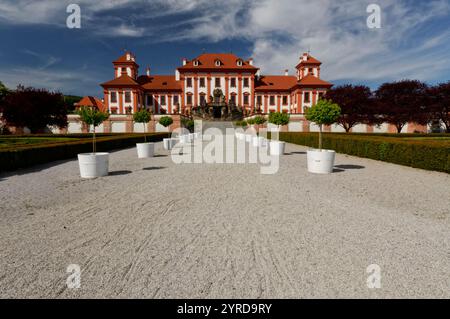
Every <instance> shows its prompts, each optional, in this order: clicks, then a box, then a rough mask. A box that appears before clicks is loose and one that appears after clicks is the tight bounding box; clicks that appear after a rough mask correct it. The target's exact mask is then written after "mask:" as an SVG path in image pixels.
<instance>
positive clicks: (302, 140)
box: [280, 132, 450, 173]
mask: <svg viewBox="0 0 450 319" xmlns="http://www.w3.org/2000/svg"><path fill="white" fill-rule="evenodd" d="M280 140H282V141H285V142H288V143H293V144H298V145H305V146H310V147H314V148H316V147H317V146H318V143H319V135H318V134H317V133H290V132H289V133H288V132H281V133H280ZM322 143H323V147H324V148H327V149H332V150H335V151H336V152H338V153H343V154H348V155H354V156H359V157H365V158H370V159H374V160H379V161H385V162H389V163H394V164H400V165H405V166H411V167H415V168H422V169H426V170H433V171H440V172H446V173H450V134H402V135H398V134H348V133H324V134H323V141H322Z"/></svg>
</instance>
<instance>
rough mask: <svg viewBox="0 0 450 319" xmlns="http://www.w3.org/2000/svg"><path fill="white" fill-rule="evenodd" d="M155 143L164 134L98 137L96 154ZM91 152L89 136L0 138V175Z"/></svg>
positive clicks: (101, 135) (104, 135)
mask: <svg viewBox="0 0 450 319" xmlns="http://www.w3.org/2000/svg"><path fill="white" fill-rule="evenodd" d="M144 136H146V139H147V141H149V142H157V141H161V140H162V139H163V138H165V137H167V136H168V133H148V134H98V135H97V143H96V144H97V150H99V151H109V150H113V149H120V148H126V147H132V146H135V144H136V143H139V142H141V141H143V140H144ZM87 152H92V134H67V135H58V136H55V135H50V134H49V135H46V134H40V135H24V136H20V137H18V136H5V137H1V138H0V171H11V170H16V169H18V168H24V167H29V166H32V165H36V164H43V163H48V162H52V161H56V160H63V159H70V158H76V156H77V154H79V153H87Z"/></svg>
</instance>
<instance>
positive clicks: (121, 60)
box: [113, 52, 136, 64]
mask: <svg viewBox="0 0 450 319" xmlns="http://www.w3.org/2000/svg"><path fill="white" fill-rule="evenodd" d="M127 54H129V55H130V60H127ZM131 58H133V59H135V61H133V60H131ZM113 63H114V64H116V63H136V58H135V56H134V54H133V53H131V52H126V53H125V54H124V55H122V56H121V57H119V58H118V59H117V60H115V61H113Z"/></svg>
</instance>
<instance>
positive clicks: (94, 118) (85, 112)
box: [77, 106, 109, 129]
mask: <svg viewBox="0 0 450 319" xmlns="http://www.w3.org/2000/svg"><path fill="white" fill-rule="evenodd" d="M77 114H78V115H79V116H80V118H81V120H82V121H83V122H84V123H86V124H87V125H93V126H94V129H95V127H97V126H99V125H100V124H102V123H103V121H106V120H107V119H108V117H109V114H108V113H105V112H101V111H99V110H97V109H96V108H93V107H87V106H82V107H80V108H79V109H78V110H77Z"/></svg>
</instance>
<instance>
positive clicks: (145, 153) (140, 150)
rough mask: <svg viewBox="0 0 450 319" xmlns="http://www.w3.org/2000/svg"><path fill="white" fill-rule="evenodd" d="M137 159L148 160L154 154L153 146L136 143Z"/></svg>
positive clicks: (151, 144)
mask: <svg viewBox="0 0 450 319" xmlns="http://www.w3.org/2000/svg"><path fill="white" fill-rule="evenodd" d="M136 148H137V154H138V158H149V157H153V155H154V154H155V144H153V143H137V144H136Z"/></svg>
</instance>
